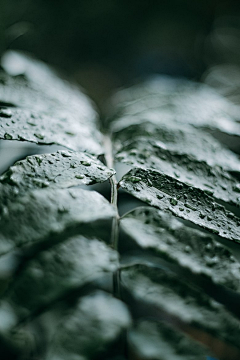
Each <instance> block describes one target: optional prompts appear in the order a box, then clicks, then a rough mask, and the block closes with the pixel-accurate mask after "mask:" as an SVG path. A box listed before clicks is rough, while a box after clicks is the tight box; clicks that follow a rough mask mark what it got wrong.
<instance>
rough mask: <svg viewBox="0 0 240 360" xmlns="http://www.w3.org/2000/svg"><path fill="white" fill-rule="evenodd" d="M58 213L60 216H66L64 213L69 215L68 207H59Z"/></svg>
mask: <svg viewBox="0 0 240 360" xmlns="http://www.w3.org/2000/svg"><path fill="white" fill-rule="evenodd" d="M58 212H59V213H60V214H64V213H67V212H68V209H67V208H66V207H64V206H63V205H60V206H59V207H58Z"/></svg>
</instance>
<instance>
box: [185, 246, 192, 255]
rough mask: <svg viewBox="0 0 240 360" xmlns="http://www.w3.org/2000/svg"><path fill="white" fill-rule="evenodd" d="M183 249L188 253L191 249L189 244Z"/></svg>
mask: <svg viewBox="0 0 240 360" xmlns="http://www.w3.org/2000/svg"><path fill="white" fill-rule="evenodd" d="M184 251H185V252H186V253H190V252H191V251H192V248H191V246H189V245H187V246H185V248H184Z"/></svg>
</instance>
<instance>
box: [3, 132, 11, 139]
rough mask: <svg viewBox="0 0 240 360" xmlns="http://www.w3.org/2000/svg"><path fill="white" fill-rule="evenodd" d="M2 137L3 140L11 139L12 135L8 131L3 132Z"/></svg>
mask: <svg viewBox="0 0 240 360" xmlns="http://www.w3.org/2000/svg"><path fill="white" fill-rule="evenodd" d="M4 139H5V140H12V135H10V134H8V133H5V134H4Z"/></svg>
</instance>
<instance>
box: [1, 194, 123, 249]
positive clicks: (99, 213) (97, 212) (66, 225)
mask: <svg viewBox="0 0 240 360" xmlns="http://www.w3.org/2000/svg"><path fill="white" fill-rule="evenodd" d="M115 216H116V212H115V210H114V208H113V207H112V206H111V205H110V204H109V203H108V201H107V200H106V199H105V198H103V196H101V195H100V194H98V193H97V192H95V191H87V190H82V189H70V190H68V189H40V190H34V191H30V192H28V193H27V194H26V195H24V196H22V197H18V198H17V200H13V201H12V202H11V201H10V202H9V203H8V205H7V206H5V207H4V208H3V211H2V214H1V219H0V241H1V246H0V254H3V253H6V252H7V251H9V250H11V249H13V248H14V247H19V246H23V245H34V244H36V243H41V242H43V243H45V245H44V246H51V245H52V244H54V243H55V242H59V241H62V240H64V239H66V238H68V237H69V236H72V235H75V234H87V235H89V236H91V235H92V236H96V237H98V238H99V237H100V238H101V239H103V240H106V241H109V240H110V233H111V223H112V219H113V218H114V217H115Z"/></svg>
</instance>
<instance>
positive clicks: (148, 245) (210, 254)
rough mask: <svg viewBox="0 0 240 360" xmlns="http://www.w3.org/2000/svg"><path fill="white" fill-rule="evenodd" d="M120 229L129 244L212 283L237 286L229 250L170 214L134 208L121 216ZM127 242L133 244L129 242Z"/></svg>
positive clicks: (238, 268)
mask: <svg viewBox="0 0 240 360" xmlns="http://www.w3.org/2000/svg"><path fill="white" fill-rule="evenodd" d="M121 229H122V230H123V231H124V233H125V234H126V235H127V236H128V237H129V238H128V240H127V243H128V245H129V246H131V247H132V246H133V244H134V245H135V247H136V249H137V248H140V249H142V250H145V252H146V250H151V251H152V252H153V253H154V254H156V256H159V257H161V258H162V259H164V260H167V261H170V262H172V263H174V264H177V265H179V266H181V267H183V268H187V269H188V270H190V271H191V272H193V273H194V274H200V275H204V277H205V278H209V279H211V280H212V281H213V282H214V283H215V284H220V285H224V286H227V287H229V288H232V289H234V290H237V291H238V290H239V289H240V264H239V263H238V261H237V260H236V259H235V258H234V256H233V255H232V253H231V251H229V250H228V249H227V248H226V247H224V246H223V245H221V244H219V243H218V242H216V241H215V240H214V239H213V237H212V236H210V235H207V234H205V233H202V232H201V231H198V230H195V229H192V228H188V227H187V226H185V225H183V224H182V223H181V222H180V221H178V220H177V219H176V218H175V217H173V216H172V215H170V214H168V213H166V212H162V211H159V210H157V209H151V208H147V207H146V208H144V207H142V208H138V209H136V210H134V211H132V212H131V213H129V214H127V215H126V216H124V217H123V218H122V220H121ZM131 242H133V244H132V245H131Z"/></svg>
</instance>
